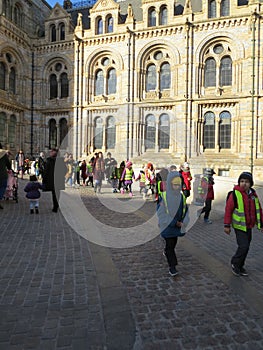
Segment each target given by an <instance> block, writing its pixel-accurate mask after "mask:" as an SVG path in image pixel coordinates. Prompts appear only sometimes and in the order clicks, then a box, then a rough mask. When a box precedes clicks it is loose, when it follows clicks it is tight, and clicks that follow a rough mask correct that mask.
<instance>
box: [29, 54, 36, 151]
mask: <svg viewBox="0 0 263 350" xmlns="http://www.w3.org/2000/svg"><path fill="white" fill-rule="evenodd" d="M34 70H35V56H34V52H32V65H31V121H30V155H31V157H32V156H33V148H34Z"/></svg>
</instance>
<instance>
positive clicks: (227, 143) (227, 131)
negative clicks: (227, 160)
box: [219, 111, 231, 149]
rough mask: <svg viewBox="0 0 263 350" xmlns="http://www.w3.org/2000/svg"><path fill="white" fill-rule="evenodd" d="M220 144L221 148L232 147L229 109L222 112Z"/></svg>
mask: <svg viewBox="0 0 263 350" xmlns="http://www.w3.org/2000/svg"><path fill="white" fill-rule="evenodd" d="M219 117H220V124H219V145H220V148H226V149H229V148H231V114H230V113H229V112H227V111H224V112H222V113H220V116H219Z"/></svg>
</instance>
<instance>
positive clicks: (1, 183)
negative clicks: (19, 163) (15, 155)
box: [0, 144, 11, 209]
mask: <svg viewBox="0 0 263 350" xmlns="http://www.w3.org/2000/svg"><path fill="white" fill-rule="evenodd" d="M7 170H11V163H10V161H9V158H8V155H7V150H4V149H2V145H1V144H0V201H1V200H2V199H3V197H4V194H5V190H6V186H7V178H8V173H7ZM0 209H4V208H3V206H2V205H1V203H0Z"/></svg>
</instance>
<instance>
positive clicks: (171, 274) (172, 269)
mask: <svg viewBox="0 0 263 350" xmlns="http://www.w3.org/2000/svg"><path fill="white" fill-rule="evenodd" d="M169 274H170V276H172V277H174V276H176V275H178V271H177V270H176V268H175V267H170V268H169Z"/></svg>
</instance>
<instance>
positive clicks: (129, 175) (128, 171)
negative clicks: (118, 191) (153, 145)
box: [124, 168, 133, 181]
mask: <svg viewBox="0 0 263 350" xmlns="http://www.w3.org/2000/svg"><path fill="white" fill-rule="evenodd" d="M132 174H133V170H132V168H131V169H128V168H126V171H125V177H124V180H126V181H129V180H132Z"/></svg>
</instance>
